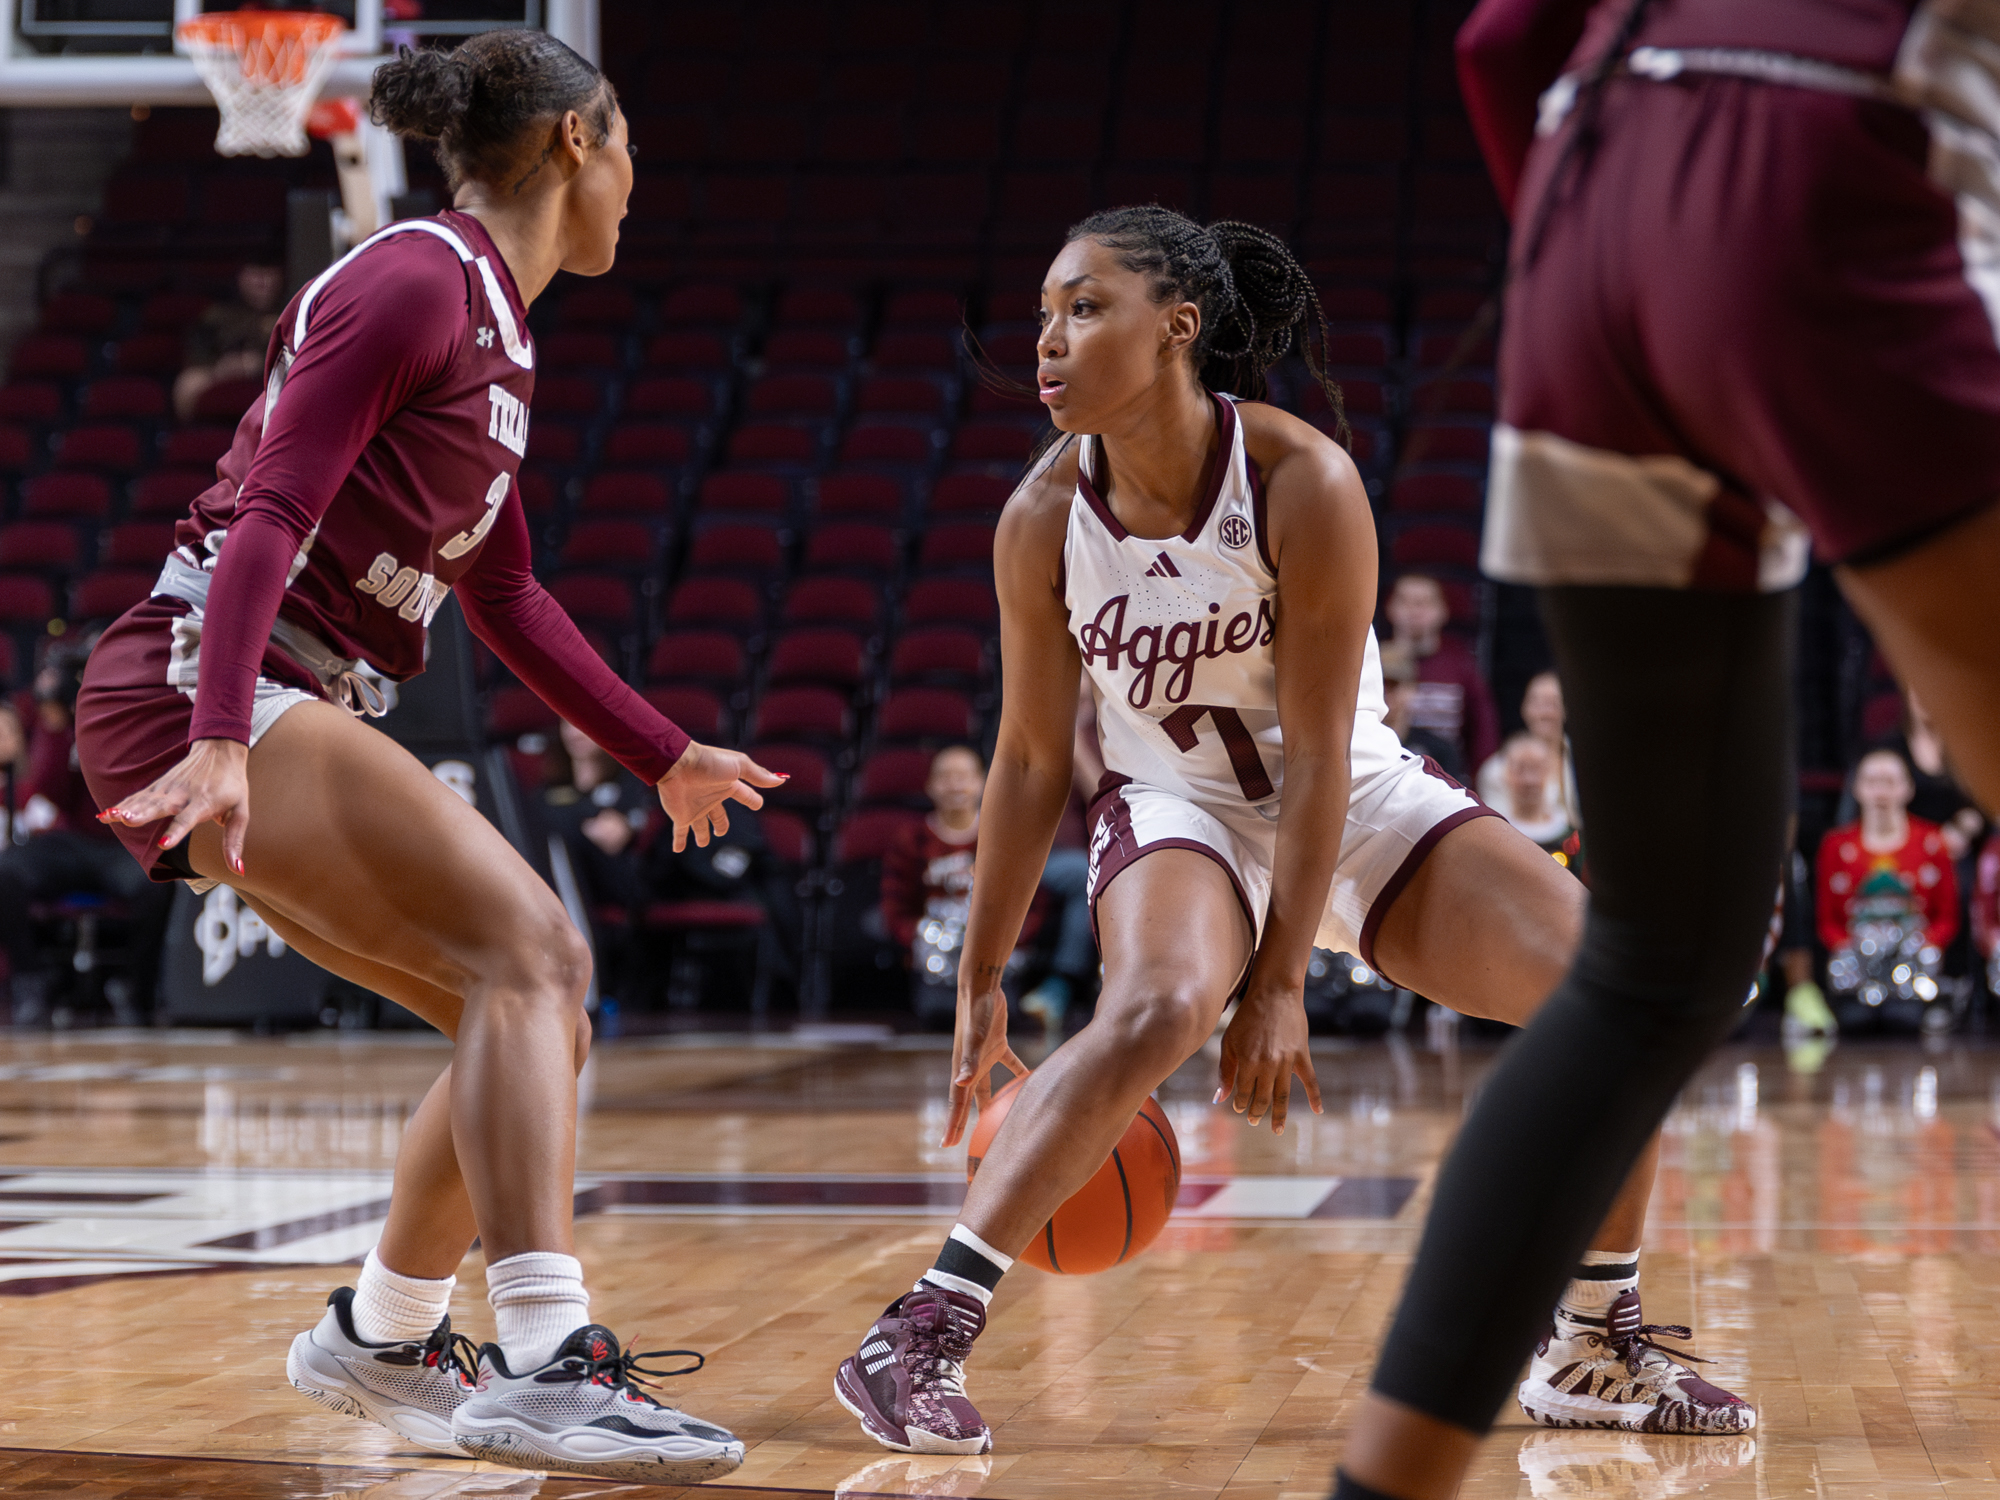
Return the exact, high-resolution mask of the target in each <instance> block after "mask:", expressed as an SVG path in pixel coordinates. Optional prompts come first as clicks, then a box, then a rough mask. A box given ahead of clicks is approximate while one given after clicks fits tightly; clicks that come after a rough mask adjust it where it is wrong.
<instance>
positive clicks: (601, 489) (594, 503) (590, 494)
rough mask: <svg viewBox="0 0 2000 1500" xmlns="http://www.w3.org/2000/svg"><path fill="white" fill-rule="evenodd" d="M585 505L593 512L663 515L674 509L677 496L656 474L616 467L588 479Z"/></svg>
mask: <svg viewBox="0 0 2000 1500" xmlns="http://www.w3.org/2000/svg"><path fill="white" fill-rule="evenodd" d="M582 508H583V510H584V511H585V512H586V513H588V514H590V515H617V514H624V515H634V516H661V517H664V516H666V515H668V514H669V513H670V512H671V511H672V510H673V508H674V497H673V491H672V490H670V489H668V488H667V482H666V481H665V480H664V479H662V478H660V476H659V475H657V474H650V473H646V472H644V471H632V470H613V471H611V472H609V473H605V474H593V475H592V476H591V477H590V479H589V481H588V482H586V483H585V485H584V487H583V507H582Z"/></svg>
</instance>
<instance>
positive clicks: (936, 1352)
mask: <svg viewBox="0 0 2000 1500" xmlns="http://www.w3.org/2000/svg"><path fill="white" fill-rule="evenodd" d="M912 1342H913V1343H914V1344H915V1345H916V1349H917V1352H918V1353H919V1354H920V1355H926V1356H928V1357H929V1359H930V1361H931V1378H932V1381H933V1382H934V1386H935V1388H936V1389H937V1390H940V1391H943V1392H944V1393H945V1394H946V1395H948V1396H963V1395H964V1394H965V1363H964V1362H965V1358H966V1356H967V1355H969V1354H970V1353H972V1339H971V1336H970V1335H968V1334H967V1333H966V1332H965V1329H964V1327H963V1326H962V1324H961V1322H960V1320H959V1312H958V1309H957V1308H955V1307H953V1306H952V1305H951V1304H950V1303H949V1302H945V1301H943V1300H939V1301H937V1302H935V1303H933V1304H932V1315H931V1326H930V1334H929V1337H928V1338H926V1337H925V1335H923V1334H921V1333H920V1334H918V1335H917V1336H916V1338H915V1339H914V1340H912ZM926 1343H932V1344H933V1347H932V1348H930V1349H926V1348H924V1347H923V1346H924V1345H925V1344H926Z"/></svg>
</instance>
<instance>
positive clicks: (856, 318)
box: [777, 286, 861, 328]
mask: <svg viewBox="0 0 2000 1500" xmlns="http://www.w3.org/2000/svg"><path fill="white" fill-rule="evenodd" d="M777 321H778V322H779V323H780V324H781V325H783V326H786V327H791V326H804V325H807V324H813V325H817V326H819V327H822V328H852V327H854V326H855V325H856V324H857V323H859V322H860V321H861V304H860V303H859V302H857V301H856V300H855V298H854V294H853V293H852V292H847V291H842V290H840V289H839V288H837V287H824V286H794V287H791V288H789V289H788V290H787V291H786V292H785V295H784V296H782V297H780V298H779V299H778V317H777Z"/></svg>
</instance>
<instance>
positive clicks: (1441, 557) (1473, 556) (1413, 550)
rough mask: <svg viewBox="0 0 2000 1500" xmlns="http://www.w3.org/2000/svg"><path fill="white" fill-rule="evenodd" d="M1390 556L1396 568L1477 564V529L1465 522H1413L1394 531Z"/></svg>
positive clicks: (1473, 565) (1467, 566) (1469, 568)
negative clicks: (1447, 524)
mask: <svg viewBox="0 0 2000 1500" xmlns="http://www.w3.org/2000/svg"><path fill="white" fill-rule="evenodd" d="M1389 557H1390V560H1391V561H1393V562H1394V563H1395V565H1396V566H1397V567H1399V568H1427V567H1448V568H1465V569H1468V570H1471V569H1476V568H1478V566H1479V533H1478V532H1477V531H1476V530H1473V529H1471V528H1470V527H1465V526H1412V527H1409V528H1408V529H1407V530H1404V531H1399V532H1397V533H1396V536H1395V539H1394V540H1393V541H1391V542H1390V543H1389Z"/></svg>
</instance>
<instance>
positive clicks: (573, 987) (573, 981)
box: [483, 899, 590, 1066]
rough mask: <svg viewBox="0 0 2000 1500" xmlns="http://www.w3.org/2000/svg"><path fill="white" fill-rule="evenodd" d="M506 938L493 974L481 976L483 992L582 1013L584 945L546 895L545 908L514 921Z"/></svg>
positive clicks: (586, 983) (586, 977)
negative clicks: (507, 938) (547, 901)
mask: <svg viewBox="0 0 2000 1500" xmlns="http://www.w3.org/2000/svg"><path fill="white" fill-rule="evenodd" d="M509 939H510V940H509V942H508V944H507V946H506V949H505V951H504V952H503V953H502V954H500V955H499V957H498V959H497V962H496V963H495V966H494V972H493V973H491V974H490V975H488V976H486V978H487V983H486V984H485V985H484V986H483V988H484V989H485V990H486V991H487V993H488V994H489V995H491V996H495V997H497V996H501V995H506V996H512V997H515V999H516V1000H517V1002H518V1003H520V1004H524V1005H532V1006H536V1007H543V1006H554V1007H558V1008H560V1009H561V1010H563V1011H564V1012H565V1013H573V1014H574V1015H576V1016H578V1017H582V1016H583V998H584V995H585V993H586V992H587V991H588V990H589V988H590V944H589V943H587V942H585V941H584V938H583V934H582V933H580V932H578V931H577V930H576V924H575V923H573V922H571V921H570V919H569V914H568V913H567V912H565V911H564V910H563V909H562V907H561V906H560V905H559V904H557V903H556V902H554V900H553V899H551V901H550V902H549V904H548V906H547V907H546V908H545V909H542V910H538V911H535V912H533V913H532V914H529V915H525V916H523V917H521V918H519V919H517V921H516V922H515V923H514V924H513V926H512V928H511V930H510V932H509ZM586 1024H587V1018H586ZM578 1065H579V1066H581V1061H580V1060H579V1064H578Z"/></svg>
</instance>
